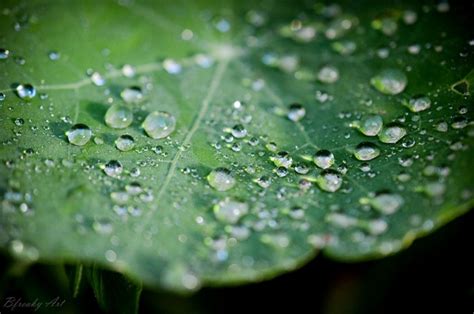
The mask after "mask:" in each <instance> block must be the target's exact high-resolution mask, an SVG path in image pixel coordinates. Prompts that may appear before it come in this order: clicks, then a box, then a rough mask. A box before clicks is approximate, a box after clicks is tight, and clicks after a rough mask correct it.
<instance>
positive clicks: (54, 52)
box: [48, 50, 61, 61]
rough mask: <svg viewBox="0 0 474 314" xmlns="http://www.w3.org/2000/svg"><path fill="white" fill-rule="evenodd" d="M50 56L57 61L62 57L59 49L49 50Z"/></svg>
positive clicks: (50, 58)
mask: <svg viewBox="0 0 474 314" xmlns="http://www.w3.org/2000/svg"><path fill="white" fill-rule="evenodd" d="M48 58H49V60H51V61H57V60H59V59H60V58H61V54H60V53H59V52H58V51H55V50H53V51H50V52H48Z"/></svg>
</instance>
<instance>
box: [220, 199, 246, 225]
mask: <svg viewBox="0 0 474 314" xmlns="http://www.w3.org/2000/svg"><path fill="white" fill-rule="evenodd" d="M213 210H214V215H215V216H216V219H217V220H219V221H221V222H223V223H228V224H235V223H237V222H238V221H239V220H240V218H242V216H244V215H246V214H247V213H248V211H249V206H248V204H247V203H243V202H239V201H236V200H232V199H230V198H225V199H224V200H222V201H220V202H219V203H217V204H216V205H214V208H213Z"/></svg>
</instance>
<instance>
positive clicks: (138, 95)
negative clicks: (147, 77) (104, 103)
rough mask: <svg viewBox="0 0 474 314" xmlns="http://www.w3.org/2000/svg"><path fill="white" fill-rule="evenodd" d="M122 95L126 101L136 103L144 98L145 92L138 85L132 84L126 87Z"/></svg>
mask: <svg viewBox="0 0 474 314" xmlns="http://www.w3.org/2000/svg"><path fill="white" fill-rule="evenodd" d="M120 97H122V99H123V100H124V101H125V102H126V103H129V104H130V103H132V104H136V103H139V102H140V101H142V100H143V92H142V89H141V88H140V87H138V86H131V87H127V88H125V89H124V90H123V91H122V92H121V93H120Z"/></svg>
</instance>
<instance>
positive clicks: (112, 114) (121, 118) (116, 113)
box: [105, 105, 133, 129]
mask: <svg viewBox="0 0 474 314" xmlns="http://www.w3.org/2000/svg"><path fill="white" fill-rule="evenodd" d="M132 122H133V113H132V111H131V110H130V109H129V108H127V107H125V106H121V105H112V106H111V107H110V108H109V109H108V110H107V112H106V113H105V124H107V125H108V126H109V127H111V128H114V129H125V128H126V127H128V126H129V125H130V124H132Z"/></svg>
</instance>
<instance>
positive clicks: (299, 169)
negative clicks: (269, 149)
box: [295, 164, 309, 174]
mask: <svg viewBox="0 0 474 314" xmlns="http://www.w3.org/2000/svg"><path fill="white" fill-rule="evenodd" d="M295 172H296V173H298V174H307V173H308V172H309V167H308V166H306V165H305V164H298V165H295Z"/></svg>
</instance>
